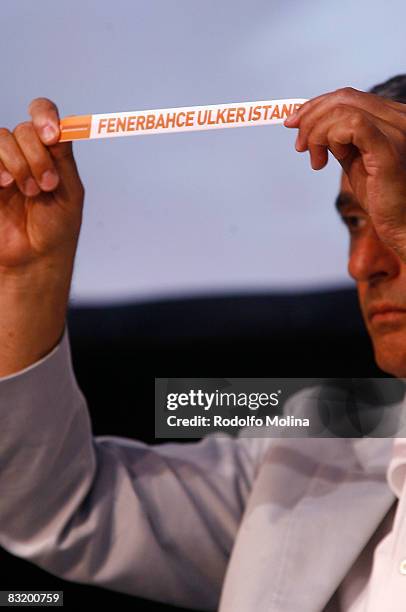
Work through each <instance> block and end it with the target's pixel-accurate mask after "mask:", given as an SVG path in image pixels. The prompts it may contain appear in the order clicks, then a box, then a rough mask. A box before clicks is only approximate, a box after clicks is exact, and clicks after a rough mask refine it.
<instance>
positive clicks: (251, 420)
mask: <svg viewBox="0 0 406 612" xmlns="http://www.w3.org/2000/svg"><path fill="white" fill-rule="evenodd" d="M280 394H281V391H277V392H275V393H269V394H268V393H249V394H248V393H225V392H220V391H218V390H216V391H215V392H212V393H206V392H205V391H202V390H201V389H199V390H198V391H195V390H190V391H189V392H187V393H168V395H167V398H166V408H167V410H171V411H175V410H177V409H178V408H179V407H182V408H183V407H188V406H190V407H199V408H203V410H205V411H209V410H212V409H213V408H216V407H217V408H221V409H224V408H244V407H245V408H248V409H249V410H258V408H265V407H269V406H271V407H275V406H278V404H279V396H280ZM166 422H167V425H169V427H263V426H266V427H309V426H310V421H309V419H305V418H299V417H294V416H290V415H284V416H283V417H282V416H279V415H266V416H265V417H264V418H263V417H259V416H255V415H247V416H243V417H241V416H237V415H236V416H232V417H229V416H227V417H225V416H223V415H220V414H215V415H213V416H206V415H200V414H199V415H197V414H195V415H193V416H191V417H177V416H176V415H175V414H171V415H169V416H168V417H167V419H166Z"/></svg>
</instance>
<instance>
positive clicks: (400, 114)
mask: <svg viewBox="0 0 406 612" xmlns="http://www.w3.org/2000/svg"><path fill="white" fill-rule="evenodd" d="M313 102H314V103H313V104H312V105H309V106H308V107H307V109H305V111H304V112H303V113H302V114H301V115H300V117H299V122H298V127H299V130H300V133H299V136H298V149H299V150H300V151H305V150H306V149H307V145H308V135H309V133H310V132H311V130H312V129H313V128H314V126H315V124H316V123H317V122H318V121H320V119H321V118H322V117H323V115H324V114H328V113H331V112H332V111H333V110H334V108H335V107H336V106H341V105H345V106H351V107H353V108H355V109H362V110H365V111H366V112H368V113H369V114H370V115H372V116H375V117H376V118H377V119H380V120H383V121H386V122H387V123H388V125H392V126H393V127H396V128H398V127H402V126H403V127H404V128H406V111H405V108H404V106H405V105H402V104H399V103H397V102H395V103H394V102H393V101H391V100H386V99H385V98H382V97H380V96H376V95H374V94H369V93H365V92H361V91H357V90H355V89H352V88H350V87H347V88H344V89H341V90H337V91H336V92H334V93H332V94H327V95H325V96H320V97H319V99H318V101H316V100H314V101H313ZM302 108H303V107H302ZM300 110H302V109H300Z"/></svg>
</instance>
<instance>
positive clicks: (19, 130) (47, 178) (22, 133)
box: [14, 121, 59, 191]
mask: <svg viewBox="0 0 406 612" xmlns="http://www.w3.org/2000/svg"><path fill="white" fill-rule="evenodd" d="M14 137H15V139H16V141H17V144H18V146H19V147H20V149H21V151H22V153H23V155H24V157H25V159H26V161H27V163H28V165H29V167H30V170H31V173H32V175H33V177H34V178H35V180H36V182H37V183H38V185H39V186H40V187H41V189H42V190H43V191H53V190H54V189H56V187H57V185H58V182H59V177H58V173H57V171H56V168H55V164H54V162H53V160H52V158H51V155H50V153H49V151H48V149H47V148H46V147H45V146H44V145H43V144H42V142H41V141H40V139H39V137H38V134H37V132H36V131H35V129H34V126H33V124H32V122H31V121H26V122H25V123H20V124H19V125H17V127H16V128H15V130H14Z"/></svg>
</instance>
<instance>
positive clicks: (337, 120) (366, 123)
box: [309, 107, 397, 173]
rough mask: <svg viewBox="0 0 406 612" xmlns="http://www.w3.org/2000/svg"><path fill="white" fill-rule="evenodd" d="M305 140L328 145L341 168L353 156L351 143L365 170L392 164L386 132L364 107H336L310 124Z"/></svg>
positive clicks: (344, 166)
mask: <svg viewBox="0 0 406 612" xmlns="http://www.w3.org/2000/svg"><path fill="white" fill-rule="evenodd" d="M309 143H310V146H312V147H314V146H315V145H318V146H326V147H328V148H329V149H330V151H331V152H332V153H333V155H334V157H335V158H336V159H337V160H338V161H339V162H340V164H341V165H342V166H343V168H344V170H345V171H347V170H348V165H349V161H351V160H352V159H353V155H354V147H355V148H356V149H357V150H358V151H359V153H361V155H362V159H363V164H364V166H365V169H366V171H367V172H374V173H376V172H377V171H382V170H385V171H388V170H389V168H393V166H394V164H393V163H392V159H393V152H394V151H393V148H392V146H391V143H390V141H389V139H388V137H387V135H386V134H385V133H384V132H383V131H382V129H380V127H379V125H378V121H377V119H376V118H375V117H374V116H372V115H370V114H369V113H367V112H365V111H359V110H354V109H351V108H348V109H346V108H343V107H341V108H340V109H336V110H335V112H333V113H331V114H330V115H328V116H325V117H324V119H322V120H321V121H320V122H319V123H318V124H317V125H316V126H315V127H314V128H313V130H312V132H311V133H310V135H309ZM396 167H397V166H396Z"/></svg>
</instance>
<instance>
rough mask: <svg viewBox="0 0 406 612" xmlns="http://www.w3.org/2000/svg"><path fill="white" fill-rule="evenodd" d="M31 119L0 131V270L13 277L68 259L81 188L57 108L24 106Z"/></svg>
mask: <svg viewBox="0 0 406 612" xmlns="http://www.w3.org/2000/svg"><path fill="white" fill-rule="evenodd" d="M29 112H30V114H31V117H32V121H26V122H24V123H20V124H19V125H17V127H16V128H15V129H14V131H13V132H12V133H11V132H10V131H9V130H7V129H5V128H0V271H4V272H7V271H9V272H13V273H18V271H19V270H20V269H22V268H23V267H24V266H25V267H27V266H30V265H31V264H33V263H38V264H39V265H40V263H41V260H43V259H45V258H49V257H52V256H54V255H55V256H56V255H57V256H72V255H73V254H74V252H75V249H76V243H77V239H78V236H79V230H80V224H81V214H82V205H83V186H82V183H81V181H80V179H79V175H78V172H77V168H76V164H75V161H74V158H73V154H72V146H71V143H70V142H69V143H60V144H58V139H59V117H58V111H57V108H56V106H55V105H54V104H53V103H52V102H51V101H50V100H47V99H45V98H37V99H36V100H33V102H31V104H30V106H29Z"/></svg>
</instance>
